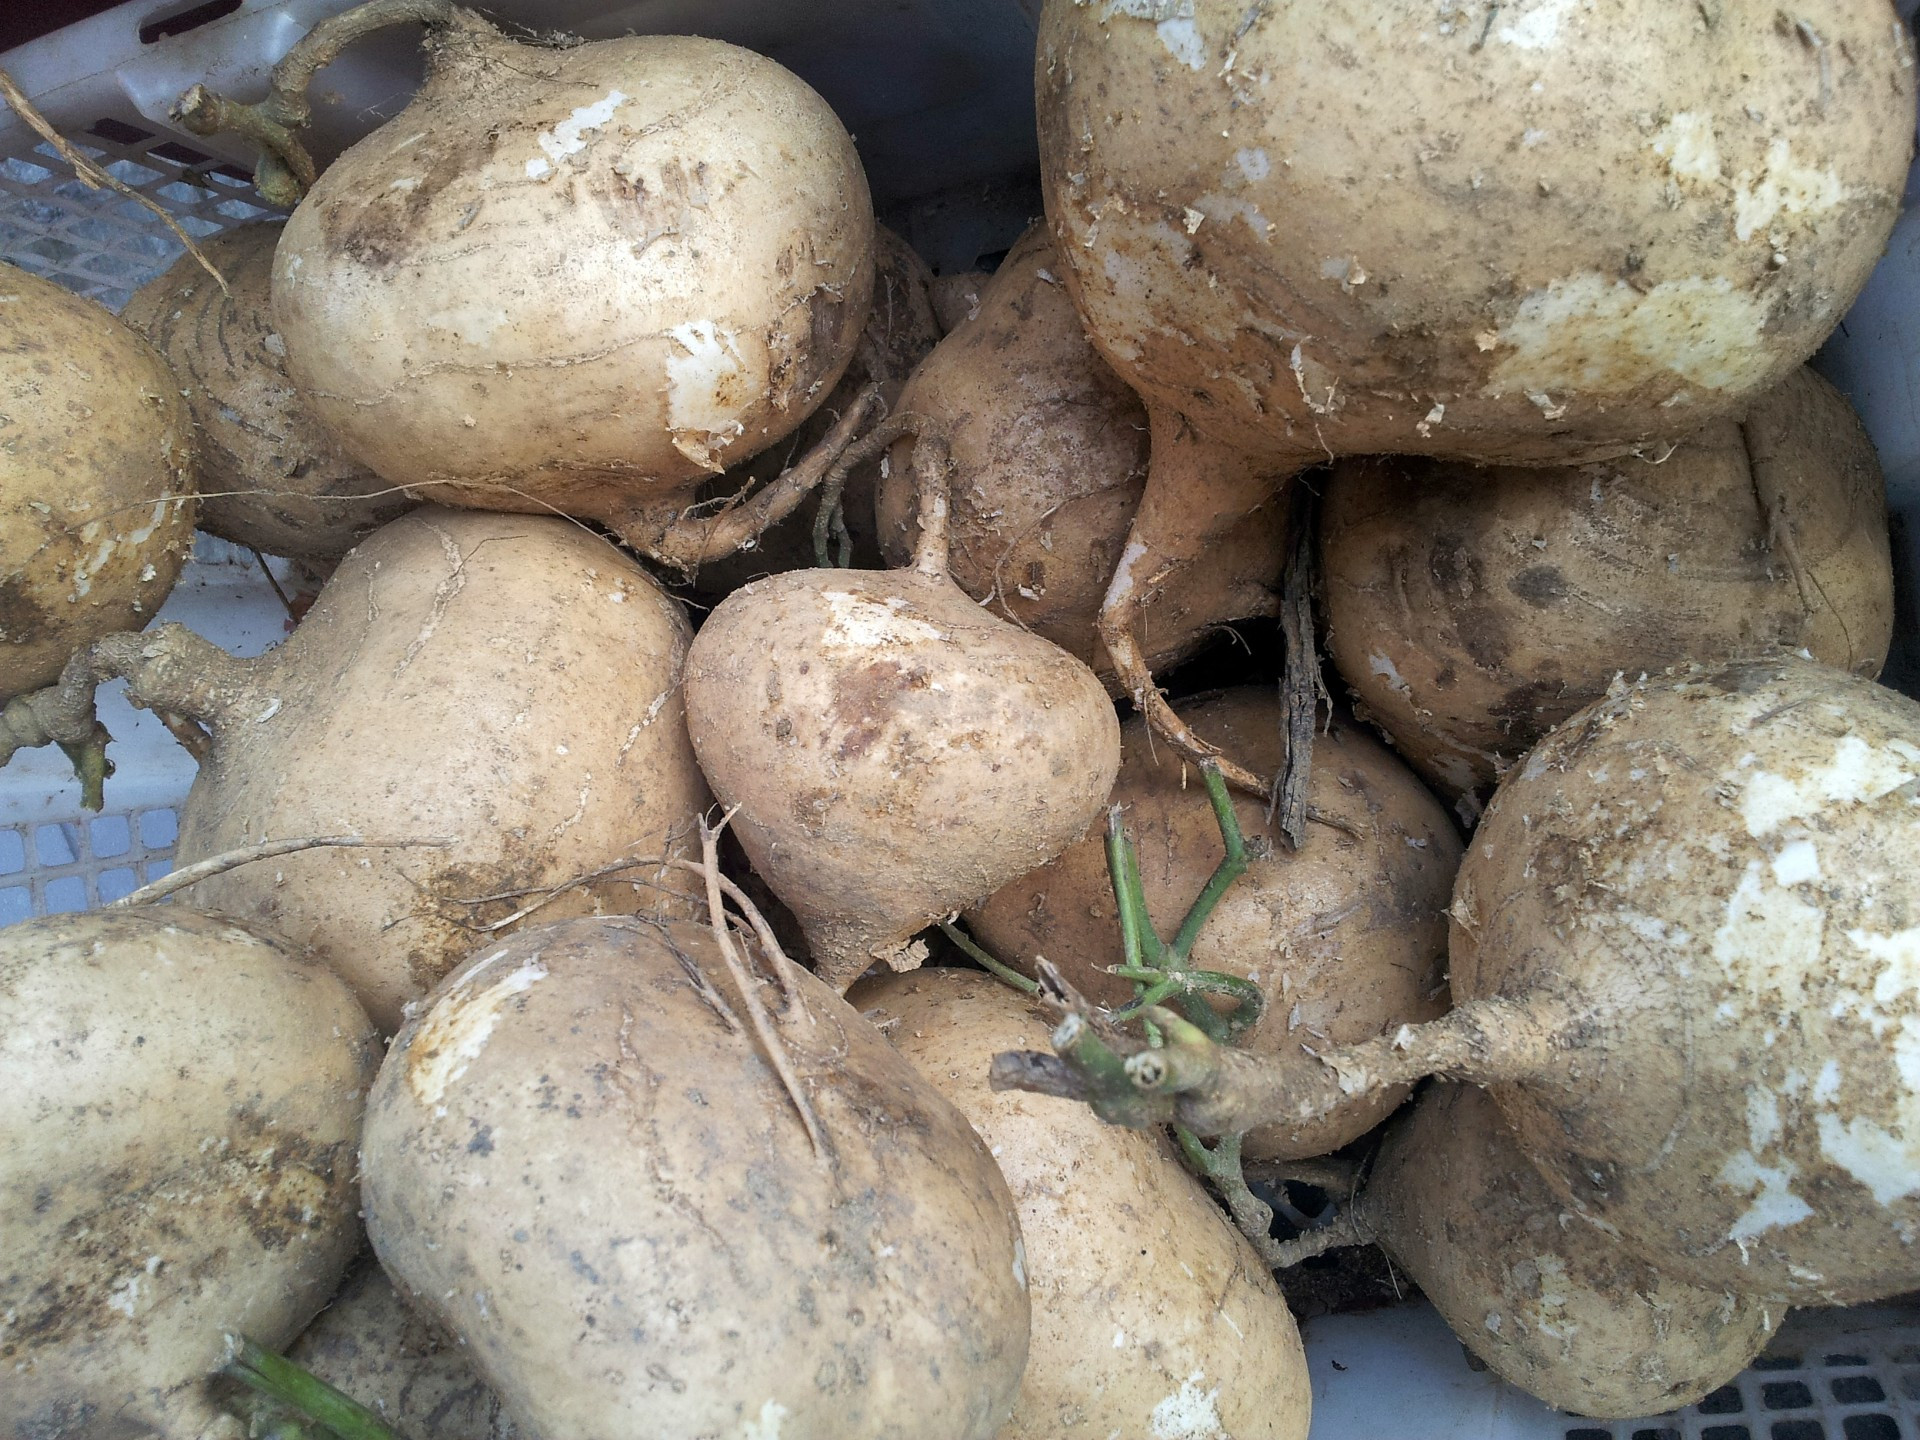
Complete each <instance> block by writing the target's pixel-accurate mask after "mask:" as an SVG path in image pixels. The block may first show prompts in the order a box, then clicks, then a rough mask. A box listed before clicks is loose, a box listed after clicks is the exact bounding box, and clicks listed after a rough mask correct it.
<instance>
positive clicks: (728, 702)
mask: <svg viewBox="0 0 1920 1440" xmlns="http://www.w3.org/2000/svg"><path fill="white" fill-rule="evenodd" d="M914 464H915V466H916V468H917V469H918V470H919V472H920V474H921V478H922V489H921V494H922V506H923V509H922V513H923V515H926V514H929V513H931V514H933V516H934V518H933V519H932V520H930V521H927V522H926V523H923V525H922V531H921V544H920V548H919V551H918V556H917V559H916V562H915V565H914V568H913V569H911V570H887V571H872V570H793V571H788V572H786V573H785V574H781V575H775V576H772V577H770V578H768V579H765V580H759V581H756V582H754V583H753V584H751V585H748V586H745V587H744V588H742V589H740V590H736V591H735V592H734V593H733V594H732V595H730V596H728V597H727V598H726V600H724V601H723V602H721V604H720V605H719V607H718V608H717V609H715V610H714V612H713V613H712V614H711V615H709V616H708V617H707V620H706V623H705V624H704V625H702V626H701V627H700V633H699V634H698V635H697V636H696V637H695V638H694V642H693V647H692V649H691V651H690V652H689V654H688V659H687V683H686V697H687V724H688V726H689V728H690V730H691V732H692V735H693V745H694V751H695V753H696V754H697V755H698V756H699V757H700V766H701V768H702V769H703V770H704V771H705V772H706V775H707V779H708V780H709V782H711V784H712V785H713V789H714V793H715V794H716V795H717V796H718V797H719V798H720V800H721V803H723V804H725V805H727V806H730V807H733V806H737V807H738V809H739V814H738V816H737V817H736V819H735V821H734V829H735V832H736V833H737V834H738V835H739V837H740V843H741V845H742V846H743V847H745V849H746V852H747V856H748V858H749V859H750V860H751V861H752V864H753V868H754V869H755V871H757V872H758V873H759V874H760V876H761V877H762V878H763V879H765V880H766V882H767V884H768V885H769V886H770V887H771V888H772V889H773V891H774V893H775V894H776V895H778V896H779V897H780V898H781V900H782V901H784V902H785V903H786V905H787V906H788V907H789V908H791V909H792V911H793V912H794V915H795V916H796V917H797V918H798V919H799V921H800V924H801V926H802V927H803V928H804V929H805V930H806V932H807V943H808V946H809V948H810V949H811V951H812V953H813V958H814V961H815V963H816V964H817V965H818V966H819V969H820V973H821V975H822V976H824V977H825V978H826V979H827V980H828V982H829V983H831V984H833V985H834V986H835V987H836V988H838V989H842V990H844V989H845V988H846V987H847V986H848V985H850V984H852V983H853V982H854V980H856V979H858V978H859V976H860V974H861V972H862V971H864V970H865V969H866V968H867V967H868V966H869V965H871V964H873V963H874V962H875V961H885V962H886V963H888V964H890V965H892V966H894V967H895V968H897V969H910V968H912V967H913V966H914V965H917V964H918V963H919V962H920V959H921V958H922V957H923V953H924V952H923V951H921V950H920V949H919V948H917V947H913V946H910V945H909V941H910V940H911V939H912V937H913V935H914V934H915V933H916V932H918V931H919V930H921V929H923V928H925V927H926V926H927V925H928V924H930V923H931V922H932V921H934V920H937V919H939V918H940V917H942V916H944V915H949V914H951V913H953V912H954V911H955V910H958V909H961V908H962V907H964V906H966V905H970V904H972V903H973V902H975V901H977V900H979V899H981V898H983V897H984V896H986V895H988V894H990V893H991V892H992V891H994V890H995V889H997V888H998V887H999V886H1000V885H1002V884H1004V883H1005V882H1006V881H1007V880H1009V879H1011V878H1013V877H1014V876H1015V875H1018V874H1020V873H1022V872H1023V871H1026V870H1028V869H1031V868H1032V867H1033V866H1034V865H1036V864H1038V863H1040V862H1041V861H1044V860H1047V859H1049V858H1051V857H1052V856H1053V855H1056V854H1058V853H1059V852H1060V851H1061V850H1062V849H1064V848H1065V847H1066V846H1067V845H1068V844H1069V843H1070V842H1071V841H1072V840H1073V838H1074V837H1075V836H1077V835H1078V834H1079V833H1080V832H1081V831H1082V830H1084V829H1085V828H1086V826H1087V824H1088V822H1089V821H1090V820H1092V818H1093V817H1094V815H1095V814H1096V813H1097V812H1098V810H1099V808H1100V806H1101V804H1102V802H1103V801H1104V800H1105V799H1106V794H1107V791H1108V789H1109V788H1110V787H1111V786H1112V784H1113V775H1114V771H1115V769H1116V768H1117V767H1118V765H1119V759H1120V728H1119V725H1118V723H1117V722H1116V721H1115V719H1114V715H1113V706H1112V704H1111V703H1110V702H1109V701H1108V699H1107V695H1106V692H1105V691H1104V690H1102V689H1101V686H1100V682H1099V681H1098V680H1096V679H1095V678H1094V675H1093V672H1092V671H1090V670H1089V669H1087V667H1086V666H1085V665H1082V664H1081V663H1080V662H1079V661H1077V660H1075V659H1074V658H1073V657H1072V656H1071V655H1068V654H1067V653H1066V652H1065V651H1063V650H1061V649H1059V648H1058V647H1057V646H1054V645H1051V644H1049V643H1048V642H1046V641H1045V640H1042V639H1040V638H1039V637H1038V636H1037V635H1030V634H1028V633H1027V632H1026V631H1023V630H1021V629H1019V628H1017V627H1016V626H1013V625H1010V624H1008V623H1007V622H1006V621H1004V620H1000V619H997V618H996V617H994V616H993V615H991V614H989V613H987V612H986V611H985V610H983V609H982V608H981V607H980V606H978V605H976V604H975V603H974V602H973V600H972V599H970V598H969V597H968V596H967V594H966V593H965V592H964V591H962V590H961V589H960V588H959V587H958V586H957V585H955V584H954V583H953V581H952V580H951V579H949V578H948V577H947V573H946V547H945V529H944V518H945V505H946V496H945V494H944V491H943V485H944V470H945V466H944V452H943V450H942V447H941V446H940V445H939V444H938V442H937V440H936V439H934V438H933V437H930V436H927V435H922V436H920V437H919V439H918V441H917V445H916V449H915V451H914Z"/></svg>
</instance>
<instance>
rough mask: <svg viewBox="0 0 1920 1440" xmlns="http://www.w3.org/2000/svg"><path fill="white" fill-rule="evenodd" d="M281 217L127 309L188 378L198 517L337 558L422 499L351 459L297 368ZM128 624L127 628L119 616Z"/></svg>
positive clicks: (216, 246) (206, 525) (129, 318)
mask: <svg viewBox="0 0 1920 1440" xmlns="http://www.w3.org/2000/svg"><path fill="white" fill-rule="evenodd" d="M279 239H280V226H279V225H277V224H275V225H243V226H241V227H240V228H239V229H237V230H229V231H227V232H226V233H224V234H221V235H216V236H214V237H213V238H211V239H209V240H207V241H206V242H205V243H204V245H203V246H202V248H203V249H204V250H205V251H206V252H207V258H208V259H209V260H211V261H212V262H213V263H214V264H215V265H216V266H217V267H218V268H219V271H220V274H221V276H222V277H223V278H224V279H225V280H226V282H227V292H226V293H222V291H221V289H220V287H219V286H218V285H217V284H215V283H214V281H213V279H212V277H211V276H209V275H208V274H207V272H206V270H205V269H204V268H203V267H202V266H201V264H200V262H199V260H198V259H197V258H196V257H194V256H192V255H184V256H182V257H181V258H180V259H179V260H178V261H177V262H175V264H174V266H173V268H172V269H170V270H168V271H167V272H166V273H165V274H164V275H161V276H160V277H159V278H158V279H155V280H152V281H149V282H148V283H147V284H145V285H143V286H142V287H141V288H140V289H139V290H137V291H135V292H134V296H133V299H131V300H129V301H128V302H127V308H126V309H125V310H124V311H123V312H122V314H121V318H122V319H123V320H125V321H126V322H127V324H129V325H131V326H133V328H134V329H136V330H138V331H139V332H140V333H141V334H143V335H145V336H146V337H147V339H149V340H151V341H152V342H153V344H154V345H155V347H156V348H157V349H158V350H159V351H160V353H161V354H162V355H163V356H165V357H166V360H167V363H168V364H170V365H171V366H172V367H173V372H174V374H175V375H176V376H178V377H179V383H180V388H182V389H184V391H185V393H186V398H187V404H188V405H189V406H190V407H192V411H193V423H194V424H195V425H196V426H197V427H198V428H199V432H200V442H201V443H200V489H201V491H202V499H201V501H200V528H201V529H202V530H206V531H208V532H209V533H211V534H214V535H218V536H220V537H221V538H222V539H224V540H231V541H233V542H234V543H235V544H237V545H250V546H252V547H253V548H254V549H256V550H259V551H261V552H263V553H264V554H268V555H288V556H292V557H295V558H297V559H302V560H320V561H331V560H338V559H339V558H340V557H341V556H342V555H344V554H346V553H347V551H349V550H351V549H352V548H353V547H354V546H355V545H356V544H358V543H359V542H360V541H361V540H362V539H364V538H365V537H366V536H367V535H368V533H370V532H371V531H373V530H376V529H378V528H379V527H380V526H381V525H384V524H385V523H386V522H387V521H389V520H391V519H393V518H394V517H395V516H396V515H400V514H403V513H405V512H406V511H408V510H411V509H412V508H413V507H414V505H415V504H416V503H417V502H415V501H414V500H412V499H409V498H408V497H407V496H405V495H403V494H401V493H400V492H399V491H398V490H397V489H395V488H394V487H393V486H392V485H389V484H388V483H387V482H386V481H385V480H382V479H381V478H380V477H379V476H378V475H376V474H374V473H373V472H372V471H371V470H368V469H367V468H366V467H364V466H362V465H359V464H356V463H355V462H354V461H353V460H350V459H349V458H348V457H347V456H346V455H345V454H344V453H342V451H341V450H340V447H339V445H338V444H337V443H336V442H335V441H334V439H333V437H332V436H330V435H329V434H327V432H326V431H325V430H324V429H322V428H321V426H320V422H319V421H317V420H316V419H314V418H313V416H312V415H310V414H308V413H307V408H306V406H305V405H304V404H303V403H302V402H301V399H300V393H299V391H297V390H296V389H295V388H294V385H293V381H292V380H290V379H288V378H287V361H286V345H285V343H284V342H283V341H282V340H281V339H280V337H279V335H278V334H276V333H275V332H274V328H273V316H272V314H271V312H270V310H269V308H268V280H269V278H270V277H271V276H272V273H273V250H274V246H275V245H276V244H277V243H278V242H279ZM117 628H126V627H117Z"/></svg>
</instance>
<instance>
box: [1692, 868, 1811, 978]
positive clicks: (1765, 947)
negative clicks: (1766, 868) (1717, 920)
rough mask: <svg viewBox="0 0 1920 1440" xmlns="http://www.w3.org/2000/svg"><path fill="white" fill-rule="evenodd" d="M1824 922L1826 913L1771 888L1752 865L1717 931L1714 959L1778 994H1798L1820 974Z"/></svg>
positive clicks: (1729, 972) (1731, 896)
mask: <svg viewBox="0 0 1920 1440" xmlns="http://www.w3.org/2000/svg"><path fill="white" fill-rule="evenodd" d="M1826 924H1827V915H1826V911H1824V910H1821V909H1819V908H1818V907H1816V906H1813V905H1809V904H1807V903H1806V902H1805V901H1804V900H1802V899H1801V898H1800V897H1799V896H1798V895H1795V894H1794V893H1793V892H1792V891H1791V890H1783V889H1780V888H1778V887H1776V886H1772V885H1768V884H1767V883H1766V881H1765V880H1764V879H1763V878H1762V873H1761V866H1760V862H1759V861H1758V860H1753V861H1749V862H1748V864H1747V868H1746V873H1744V874H1743V875H1742V876H1741V877H1740V883H1739V884H1738V885H1736V886H1735V887H1734V890H1733V894H1732V895H1730V896H1728V897H1727V912H1726V919H1725V920H1723V921H1722V922H1721V924H1720V928H1719V929H1717V930H1715V931H1714V933H1713V958H1714V959H1715V960H1717V961H1719V962H1720V964H1721V966H1722V967H1723V968H1724V969H1725V971H1726V973H1727V974H1728V975H1734V976H1737V975H1741V974H1743V973H1744V974H1749V975H1752V976H1753V977H1754V979H1756V980H1758V979H1760V978H1762V977H1764V978H1765V980H1766V981H1767V982H1768V984H1769V985H1770V987H1771V988H1772V989H1773V990H1774V991H1775V992H1776V993H1778V994H1780V995H1782V996H1785V997H1792V996H1797V995H1798V994H1799V993H1800V991H1801V989H1802V988H1803V986H1804V984H1805V981H1806V977H1807V976H1809V975H1817V974H1819V973H1821V964H1820V951H1821V946H1822V941H1823V938H1824V935H1825V931H1826Z"/></svg>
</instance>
